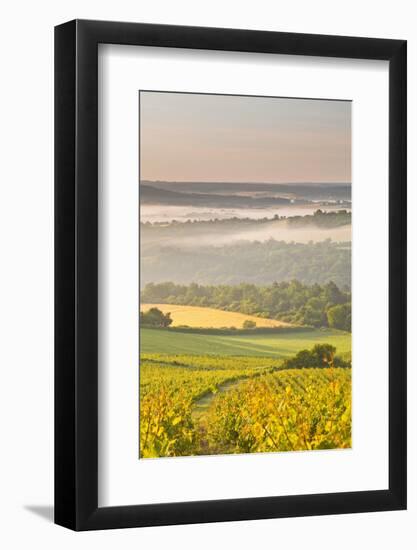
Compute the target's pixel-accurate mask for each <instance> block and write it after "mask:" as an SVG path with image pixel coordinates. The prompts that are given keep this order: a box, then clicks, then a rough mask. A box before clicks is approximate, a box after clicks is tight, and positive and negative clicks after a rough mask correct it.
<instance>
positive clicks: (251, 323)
mask: <svg viewBox="0 0 417 550" xmlns="http://www.w3.org/2000/svg"><path fill="white" fill-rule="evenodd" d="M242 326H243V328H255V327H256V323H255V321H251V320H250V319H246V321H243V325H242Z"/></svg>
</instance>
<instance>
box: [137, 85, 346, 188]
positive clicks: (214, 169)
mask: <svg viewBox="0 0 417 550" xmlns="http://www.w3.org/2000/svg"><path fill="white" fill-rule="evenodd" d="M140 175H141V179H142V180H165V181H223V182H263V183H290V182H322V183H326V182H327V183H334V182H342V183H346V182H350V181H351V102H349V101H326V100H305V99H286V98H262V97H244V96H222V95H208V94H207V95H206V94H182V93H166V92H141V93H140Z"/></svg>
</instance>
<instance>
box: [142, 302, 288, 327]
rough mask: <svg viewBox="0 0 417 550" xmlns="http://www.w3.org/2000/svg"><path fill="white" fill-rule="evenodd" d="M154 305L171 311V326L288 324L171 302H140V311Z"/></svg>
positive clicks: (165, 310)
mask: <svg viewBox="0 0 417 550" xmlns="http://www.w3.org/2000/svg"><path fill="white" fill-rule="evenodd" d="M151 307H156V308H158V309H159V310H161V311H162V313H164V314H166V313H168V312H170V313H171V318H172V320H173V322H172V325H171V326H173V327H177V326H180V325H188V326H189V327H201V328H208V327H212V328H221V327H236V328H242V326H243V323H244V321H254V322H255V323H256V326H257V327H284V326H289V324H288V323H284V322H283V321H276V320H275V319H262V318H261V317H255V316H254V315H245V314H243V313H236V312H234V311H222V310H221V309H214V308H211V307H196V306H179V305H173V304H141V306H140V309H141V311H148V309H150V308H151Z"/></svg>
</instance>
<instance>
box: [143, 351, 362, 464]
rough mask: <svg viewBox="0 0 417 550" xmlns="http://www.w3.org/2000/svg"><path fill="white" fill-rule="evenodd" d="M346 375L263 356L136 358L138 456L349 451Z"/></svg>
mask: <svg viewBox="0 0 417 550" xmlns="http://www.w3.org/2000/svg"><path fill="white" fill-rule="evenodd" d="M350 401H351V370H350V369H335V368H331V367H329V368H320V369H293V370H286V369H283V362H282V360H281V359H277V358H269V357H250V356H240V357H237V356H229V357H224V356H223V357H219V356H217V357H216V356H210V355H200V356H199V355H167V354H142V356H141V367H140V456H141V457H142V458H150V457H163V456H165V457H168V456H189V455H198V454H225V453H251V452H268V451H298V450H310V449H329V448H343V447H350V444H351V410H350Z"/></svg>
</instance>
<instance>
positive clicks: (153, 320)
mask: <svg viewBox="0 0 417 550" xmlns="http://www.w3.org/2000/svg"><path fill="white" fill-rule="evenodd" d="M139 320H140V324H141V326H142V327H155V328H166V327H169V325H170V324H171V323H172V319H171V313H165V314H164V313H162V311H161V310H160V309H158V308H157V307H151V308H150V309H149V310H148V311H141V312H140V319H139Z"/></svg>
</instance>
